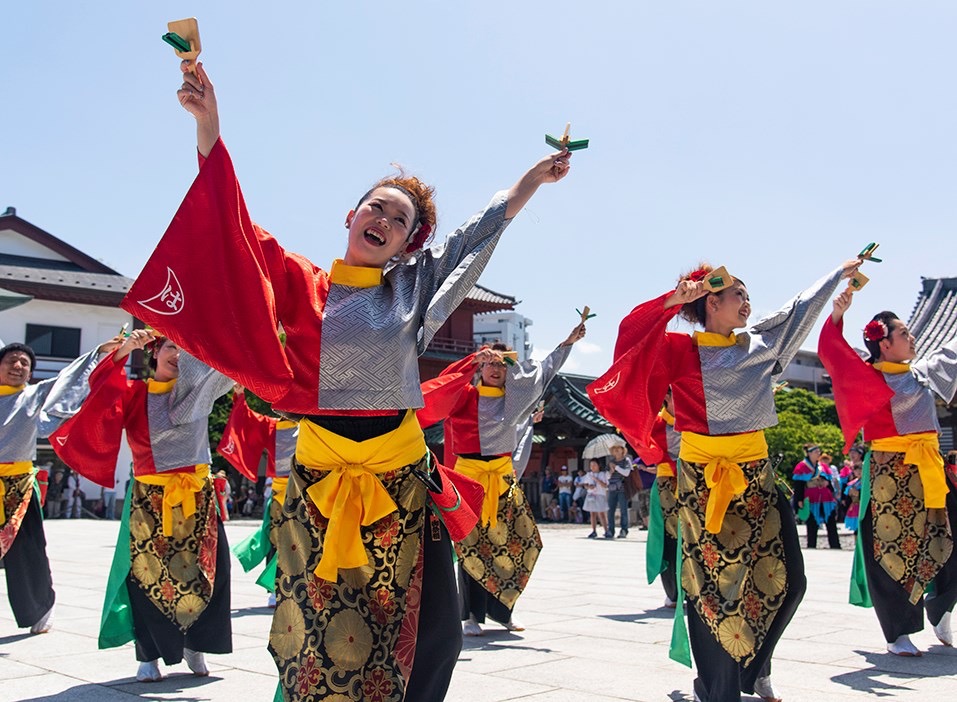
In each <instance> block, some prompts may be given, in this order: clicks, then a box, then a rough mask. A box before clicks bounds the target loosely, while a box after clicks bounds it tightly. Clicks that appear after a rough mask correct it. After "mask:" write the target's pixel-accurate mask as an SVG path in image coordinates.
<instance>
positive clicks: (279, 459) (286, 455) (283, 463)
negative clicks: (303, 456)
mask: <svg viewBox="0 0 957 702" xmlns="http://www.w3.org/2000/svg"><path fill="white" fill-rule="evenodd" d="M283 424H284V422H280V423H279V424H278V425H277V426H276V477H277V478H287V477H289V471H290V470H292V459H293V458H295V456H296V442H297V441H299V424H298V422H297V423H296V424H294V425H293V426H291V427H290V426H283Z"/></svg>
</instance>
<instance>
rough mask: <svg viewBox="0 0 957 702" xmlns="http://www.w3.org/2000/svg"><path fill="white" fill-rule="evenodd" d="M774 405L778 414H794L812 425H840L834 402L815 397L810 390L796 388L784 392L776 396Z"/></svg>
mask: <svg viewBox="0 0 957 702" xmlns="http://www.w3.org/2000/svg"><path fill="white" fill-rule="evenodd" d="M774 405H775V407H776V408H777V410H778V412H779V413H780V412H794V413H795V414H799V415H801V416H802V417H804V418H805V419H807V420H808V421H809V422H810V423H811V424H833V425H834V426H837V425H838V420H837V408H836V407H835V406H834V400H828V399H825V398H823V397H820V396H818V395H815V394H814V393H813V392H811V391H810V390H802V389H800V388H795V389H794V390H784V391H782V392H779V393H777V394H776V395H775V396H774Z"/></svg>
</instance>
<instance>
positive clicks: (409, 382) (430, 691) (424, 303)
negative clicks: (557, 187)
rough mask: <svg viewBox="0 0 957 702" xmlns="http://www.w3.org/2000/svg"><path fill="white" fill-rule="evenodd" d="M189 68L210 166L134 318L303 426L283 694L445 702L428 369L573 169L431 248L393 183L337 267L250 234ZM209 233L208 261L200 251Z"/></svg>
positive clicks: (212, 114)
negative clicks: (460, 315) (423, 410)
mask: <svg viewBox="0 0 957 702" xmlns="http://www.w3.org/2000/svg"><path fill="white" fill-rule="evenodd" d="M188 68H189V65H188V64H184V65H183V67H182V70H183V80H184V83H183V85H182V88H181V90H180V91H179V93H178V95H179V99H180V102H181V103H182V104H183V106H184V108H186V109H187V110H188V111H189V112H190V113H191V114H192V115H193V116H194V117H195V118H196V123H197V138H198V147H199V153H200V156H201V158H202V161H203V163H202V165H201V168H200V172H199V175H198V176H197V178H196V180H195V181H194V183H193V185H192V187H191V188H190V191H189V193H188V194H187V196H186V199H185V201H184V202H183V204H182V205H181V207H180V209H179V211H178V212H177V214H176V216H175V217H174V219H173V222H172V223H171V225H170V227H169V229H168V230H167V232H166V234H165V235H164V237H163V240H162V241H161V242H160V244H159V246H158V247H157V250H156V251H155V252H154V254H153V256H152V258H151V260H150V262H149V263H148V264H147V266H146V268H145V269H144V271H143V273H141V275H140V277H139V279H138V280H137V282H136V284H135V285H134V286H133V288H132V290H131V291H130V293H129V294H128V295H127V297H126V300H125V301H124V306H125V307H127V308H129V309H132V310H135V314H136V315H137V316H138V317H140V318H142V319H144V320H146V321H149V323H150V324H152V325H153V326H154V327H156V328H158V329H162V330H163V331H164V332H165V333H169V334H170V335H172V336H173V338H175V339H176V340H177V342H179V343H182V344H183V345H184V347H185V348H187V349H189V350H190V351H192V352H194V353H196V354H197V356H198V357H199V358H201V359H202V360H203V361H205V362H207V363H209V364H210V365H212V366H213V367H215V368H217V369H219V370H220V371H222V372H223V373H226V374H227V375H229V376H230V377H232V378H234V379H235V380H236V381H237V382H239V383H240V384H242V385H243V386H244V387H247V388H249V389H250V390H251V391H252V392H254V393H256V395H258V396H259V397H262V398H263V399H264V400H266V401H267V402H270V403H272V407H273V409H274V410H275V411H277V412H284V413H288V414H293V415H298V416H303V417H305V418H304V419H303V420H302V421H301V422H300V430H299V443H298V447H297V450H296V460H297V465H296V466H294V468H293V472H292V475H291V476H290V481H289V487H288V491H287V495H286V502H285V505H284V507H283V512H282V517H281V520H280V524H279V525H278V532H279V536H278V539H277V556H278V567H277V603H278V605H277V608H276V613H275V616H274V618H273V627H272V632H271V634H270V645H269V648H270V651H271V652H272V654H273V658H274V659H275V661H276V665H277V667H278V669H279V676H280V687H281V692H282V693H283V695H284V696H285V697H286V698H287V699H290V700H293V699H294V700H313V699H325V698H327V697H335V696H336V695H339V696H341V697H342V698H343V699H346V698H348V699H359V698H362V697H365V698H372V697H375V698H376V699H382V700H401V699H403V698H407V699H409V700H440V699H442V698H443V697H444V695H445V690H446V689H447V687H448V683H449V680H450V678H451V674H452V669H453V666H454V664H455V660H456V658H457V654H458V651H459V648H460V646H461V636H462V633H461V627H460V625H459V624H458V616H457V611H456V610H457V605H456V592H455V576H454V572H453V568H452V559H451V551H452V548H451V543H450V541H449V535H448V533H447V532H446V530H445V529H444V528H443V526H442V524H441V521H440V520H439V519H438V518H437V517H435V515H434V513H433V512H431V511H430V510H429V507H428V503H427V496H426V484H427V483H428V485H429V486H430V487H431V488H432V492H433V493H434V494H435V495H436V496H437V497H436V499H440V500H442V501H443V503H442V506H443V507H445V508H448V509H451V508H452V506H453V505H455V504H456V498H455V495H454V494H453V493H452V492H451V490H452V488H451V481H450V480H442V479H441V478H440V476H439V475H438V474H437V473H436V472H435V471H432V470H431V469H430V466H431V461H430V457H429V455H428V452H427V449H426V445H425V440H424V438H423V436H422V431H421V429H420V428H419V425H418V422H416V420H415V416H414V411H411V410H415V409H417V408H419V407H421V406H422V393H421V389H420V387H419V373H418V366H417V360H416V357H417V355H418V354H419V353H422V352H423V351H424V350H425V348H426V347H427V346H428V344H429V342H430V341H431V340H432V337H433V335H434V334H435V333H436V331H438V329H439V327H441V326H442V324H443V323H444V322H445V321H446V319H448V317H449V315H450V314H451V313H452V311H453V310H454V309H455V308H456V307H457V306H458V304H459V303H460V302H461V301H462V299H463V298H464V297H465V296H466V295H467V294H468V292H469V290H470V289H471V287H472V285H473V284H474V283H475V281H476V280H477V279H478V276H479V274H480V273H481V271H482V270H483V268H484V267H485V265H486V263H487V262H488V260H489V258H490V256H491V254H492V251H493V249H494V248H495V245H496V243H497V242H498V239H499V238H500V237H501V234H502V232H503V231H504V229H505V227H506V226H507V225H508V224H509V222H510V220H511V218H512V217H514V216H515V215H517V214H518V212H519V211H520V210H521V209H522V208H523V207H524V206H525V203H526V202H528V200H529V198H530V197H531V196H532V195H533V194H534V193H535V191H536V190H537V189H538V187H539V186H540V185H542V184H543V183H550V182H555V181H558V180H560V179H561V178H563V177H564V176H565V174H566V173H567V171H568V159H569V156H568V154H567V153H566V152H564V151H562V152H558V153H555V154H552V155H550V156H548V157H546V158H544V159H542V160H541V161H539V162H538V163H537V164H536V165H535V166H533V167H532V168H531V169H530V170H529V171H528V172H527V173H526V174H525V175H523V176H522V177H521V178H520V179H519V181H518V182H517V183H516V184H515V185H514V186H513V187H512V188H511V189H510V190H508V191H505V192H501V193H499V194H497V195H496V196H495V197H493V199H492V201H491V203H490V204H489V205H488V206H487V207H486V208H485V209H484V210H482V211H481V212H480V213H478V214H477V215H475V216H474V217H473V218H471V219H470V220H469V221H468V222H466V224H465V225H464V226H463V227H462V228H461V229H459V230H458V231H456V232H455V233H453V234H451V235H450V236H449V237H447V238H446V240H445V242H444V244H443V245H442V246H440V247H436V248H435V249H430V248H425V245H426V244H427V242H428V241H429V239H430V235H431V233H432V231H433V230H434V228H435V207H434V205H433V202H432V190H431V188H429V187H428V186H426V185H425V184H424V183H422V182H421V181H420V180H418V179H417V178H405V177H399V178H389V179H384V180H382V181H380V182H379V183H377V184H376V185H375V186H374V187H373V188H372V189H371V190H369V191H368V192H366V193H365V194H364V195H362V197H360V198H359V201H358V203H357V204H356V207H355V209H354V210H351V211H350V212H349V213H348V214H347V215H346V217H345V227H346V229H347V230H348V238H347V246H346V253H345V257H344V259H342V260H339V261H336V262H334V263H333V266H332V270H331V272H329V273H326V272H325V271H323V270H321V269H319V268H318V267H316V266H315V265H313V264H312V263H311V262H310V261H308V260H307V259H305V258H303V257H302V256H299V255H296V254H292V253H289V252H287V251H285V250H283V249H282V247H280V246H279V244H278V243H277V242H276V240H275V239H273V238H272V237H271V236H270V235H269V234H268V233H266V232H265V231H264V230H263V229H261V228H259V227H257V226H256V225H254V224H253V223H252V221H251V219H250V218H249V214H248V212H247V210H246V206H245V203H244V201H243V198H242V194H241V192H240V188H239V184H238V182H237V180H236V176H235V174H234V172H233V168H232V164H231V162H230V159H229V154H228V153H227V152H226V148H225V146H224V145H223V143H222V142H221V141H220V139H219V118H218V112H217V108H216V98H215V92H214V90H213V86H212V84H211V83H210V81H209V78H208V76H207V74H206V72H205V70H204V69H203V67H202V65H201V64H200V65H198V66H196V74H195V75H194V74H193V73H190V72H188ZM198 238H200V239H202V241H203V244H204V246H205V247H206V250H207V251H208V252H209V255H208V256H204V257H202V258H200V257H197V256H195V253H194V252H195V243H196V240H197V239H198ZM210 281H213V282H214V284H215V286H214V287H211V285H210ZM223 289H228V290H229V291H230V295H229V296H227V297H223V296H221V295H220V294H219V291H221V290H223ZM207 295H208V296H214V297H215V298H216V299H217V303H216V304H215V305H206V304H203V303H202V299H203V297H204V296H207ZM171 311H172V313H171ZM280 325H281V326H282V330H283V332H284V333H285V344H283V343H282V341H281V339H280V330H279V326H280ZM239 334H241V335H242V336H243V338H247V339H251V340H253V339H254V340H255V341H254V346H255V353H250V349H249V347H248V346H247V345H245V344H236V343H235V339H236V338H237V335H239ZM442 491H444V492H442ZM440 511H441V510H440ZM442 514H443V515H445V514H446V513H445V512H442ZM473 526H474V524H473ZM469 529H471V527H469Z"/></svg>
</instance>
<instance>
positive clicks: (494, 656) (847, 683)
mask: <svg viewBox="0 0 957 702" xmlns="http://www.w3.org/2000/svg"><path fill="white" fill-rule="evenodd" d="M254 526H255V524H254V522H252V521H247V522H230V523H229V524H228V525H227V533H228V535H229V539H230V542H231V543H236V542H238V541H239V540H241V539H242V538H244V537H245V536H246V535H247V534H249V533H250V529H251V528H253V527H254ZM117 528H118V523H117V522H112V523H110V522H98V521H90V520H69V521H66V520H56V521H48V522H47V523H46V530H47V538H48V540H49V551H50V557H51V561H52V567H53V578H54V583H55V586H56V590H57V612H56V621H55V624H54V630H53V631H52V632H51V633H49V634H45V635H40V636H30V635H29V634H26V633H24V631H25V630H20V629H17V628H16V625H15V623H14V621H13V617H12V615H11V613H10V610H9V605H8V604H7V601H6V585H5V582H2V579H0V593H2V604H0V681H2V683H0V685H2V687H0V700H11V701H12V700H31V701H32V702H67V701H70V702H74V701H76V702H86V701H95V702H124V701H128V700H132V699H136V698H140V699H149V700H171V701H172V700H175V701H176V702H199V701H205V700H213V701H215V702H227V701H228V702H234V701H236V700H263V701H268V700H271V699H272V697H271V696H272V693H273V690H274V689H275V679H276V678H275V674H276V670H275V667H274V665H273V662H272V659H271V658H270V656H269V654H268V653H267V651H266V638H267V632H268V630H269V624H270V616H271V610H269V609H267V608H266V607H264V606H263V605H264V604H265V600H266V597H265V593H264V591H263V590H261V589H260V588H258V587H257V586H256V585H255V584H254V583H253V580H254V577H252V576H251V575H245V574H243V573H242V570H241V568H240V567H239V565H238V564H237V563H236V562H235V561H234V562H233V595H232V605H233V619H232V622H233V646H234V652H233V653H232V654H230V655H226V656H209V657H208V661H209V668H210V672H211V674H210V676H209V677H208V678H195V677H193V676H192V675H190V674H189V671H188V669H187V668H186V665H185V664H184V663H183V664H180V665H178V666H175V667H173V668H165V667H164V668H163V670H164V673H165V674H166V675H167V678H166V679H164V680H163V681H162V682H159V683H153V684H142V683H137V682H135V680H134V679H133V674H134V673H135V671H136V663H135V661H134V655H133V647H132V645H127V646H125V647H123V648H119V649H110V650H106V651H98V650H97V648H96V636H97V629H98V626H99V618H100V606H101V604H102V600H103V589H104V587H105V584H106V577H107V572H108V569H109V565H110V559H111V557H112V553H113V544H114V541H115V538H116V530H117ZM587 533H588V529H587V528H586V527H580V526H579V527H569V526H564V525H543V526H542V537H543V539H544V542H545V550H544V551H543V552H542V557H541V559H540V560H539V562H538V567H537V569H536V570H535V574H534V576H533V577H532V580H531V582H530V584H529V587H528V590H527V591H526V592H525V594H524V596H523V597H522V599H521V600H520V601H519V604H518V608H517V609H516V617H517V618H519V619H521V621H522V622H523V623H524V624H526V626H527V627H528V630H527V631H525V632H522V633H519V634H509V633H507V632H505V631H504V630H503V629H501V628H498V627H495V626H494V625H493V626H492V627H490V629H489V630H488V632H487V633H486V635H485V636H482V637H477V638H466V640H465V647H464V648H463V650H462V654H461V656H460V657H459V664H458V666H457V667H456V669H455V675H454V677H453V679H452V687H451V690H450V692H449V695H448V699H449V700H452V701H456V702H504V701H505V700H522V701H523V702H561V701H564V700H568V701H570V702H571V701H574V702H598V701H599V700H644V701H652V700H654V701H658V700H666V701H667V700H671V701H672V702H690V700H691V682H692V677H693V673H692V671H690V670H689V669H687V668H684V667H682V666H680V665H678V664H676V663H673V662H671V661H670V660H669V659H668V655H667V646H668V641H669V640H670V636H671V614H672V613H671V611H670V610H666V609H664V608H663V607H661V604H662V600H663V594H662V592H661V588H660V587H659V585H658V584H657V583H655V585H653V586H649V585H646V584H645V582H644V553H645V543H644V541H645V539H644V533H643V532H638V531H635V530H632V532H631V538H629V539H622V540H618V539H616V540H613V541H604V540H598V541H594V540H589V539H587V538H585V537H586V535H587ZM804 553H805V559H806V563H807V570H808V581H809V588H808V596H807V597H806V599H805V600H804V604H803V605H802V606H801V608H800V609H799V610H798V613H797V616H796V617H795V619H794V622H793V623H792V625H791V627H790V628H789V629H788V631H787V633H786V634H785V637H784V639H783V640H782V641H781V643H780V645H779V646H778V650H777V654H776V655H775V658H774V668H773V680H774V683H775V686H776V688H777V690H778V694H780V695H782V696H783V697H784V699H785V700H787V702H831V701H834V702H836V701H838V700H856V699H874V698H880V699H885V700H913V701H914V702H918V701H922V700H933V699H942V698H943V697H944V695H945V694H946V695H947V696H948V697H953V695H954V694H955V693H957V649H948V648H945V647H943V646H941V645H939V644H938V642H937V640H936V639H935V638H934V636H933V633H932V632H931V630H930V626H929V625H928V626H927V628H926V630H925V631H924V632H923V633H920V634H918V635H916V636H915V637H914V641H915V643H916V644H917V645H918V646H919V647H920V648H921V649H923V650H924V651H925V655H924V656H923V657H922V658H916V659H904V658H898V657H895V656H892V655H890V654H888V653H886V652H885V650H884V644H883V638H882V636H881V633H880V629H879V627H878V624H877V619H876V618H875V616H874V614H873V612H872V611H871V610H865V609H859V608H856V607H851V606H850V605H848V604H846V602H847V579H848V573H849V570H850V561H851V553H850V551H847V550H845V551H829V550H818V551H805V552H804ZM753 699H757V698H753ZM410 702H414V701H410Z"/></svg>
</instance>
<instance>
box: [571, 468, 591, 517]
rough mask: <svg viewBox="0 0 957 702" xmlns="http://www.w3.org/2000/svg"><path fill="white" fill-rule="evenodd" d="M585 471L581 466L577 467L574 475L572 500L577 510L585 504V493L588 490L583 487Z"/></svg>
mask: <svg viewBox="0 0 957 702" xmlns="http://www.w3.org/2000/svg"><path fill="white" fill-rule="evenodd" d="M584 480H585V471H583V470H582V469H581V468H579V469H578V473H577V474H576V475H575V492H573V493H572V502H574V503H575V504H576V505H577V506H578V509H579V510H582V509H583V508H584V506H585V495H587V494H588V491H587V490H586V489H585V484H584Z"/></svg>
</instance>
